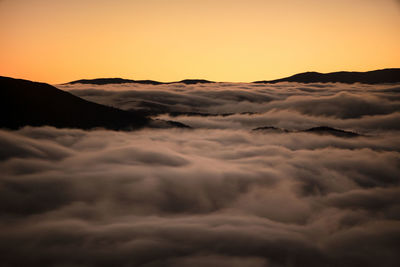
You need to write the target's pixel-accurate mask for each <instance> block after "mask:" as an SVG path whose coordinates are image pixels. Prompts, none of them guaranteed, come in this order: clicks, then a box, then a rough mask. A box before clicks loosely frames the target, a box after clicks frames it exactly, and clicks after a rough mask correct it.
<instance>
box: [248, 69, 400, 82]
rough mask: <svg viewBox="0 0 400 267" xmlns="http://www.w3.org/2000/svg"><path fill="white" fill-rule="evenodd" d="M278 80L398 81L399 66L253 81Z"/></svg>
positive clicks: (305, 74)
mask: <svg viewBox="0 0 400 267" xmlns="http://www.w3.org/2000/svg"><path fill="white" fill-rule="evenodd" d="M279 82H298V83H336V82H338V83H349V84H351V83H366V84H379V83H400V68H398V69H383V70H374V71H368V72H348V71H340V72H331V73H326V74H324V73H319V72H304V73H299V74H296V75H293V76H290V77H287V78H283V79H278V80H271V81H256V82H254V83H279Z"/></svg>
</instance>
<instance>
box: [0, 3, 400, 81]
mask: <svg viewBox="0 0 400 267" xmlns="http://www.w3.org/2000/svg"><path fill="white" fill-rule="evenodd" d="M0 36H1V42H0V75H2V76H11V77H16V78H25V79H30V80H36V81H44V82H49V83H62V82H68V81H71V80H75V79H80V78H98V77H124V78H132V79H153V80H159V81H174V80H180V79H184V78H205V79H210V80H216V81H244V82H246V81H254V80H261V79H274V78H281V77H283V76H287V75H291V74H294V73H298V72H303V71H309V70H315V71H320V72H331V71H337V70H359V71H366V70H373V69H379V68H387V67H400V4H399V1H397V0H0Z"/></svg>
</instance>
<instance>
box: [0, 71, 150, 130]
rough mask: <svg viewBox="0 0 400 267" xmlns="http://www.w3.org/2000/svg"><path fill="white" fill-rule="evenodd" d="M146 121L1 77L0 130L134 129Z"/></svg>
mask: <svg viewBox="0 0 400 267" xmlns="http://www.w3.org/2000/svg"><path fill="white" fill-rule="evenodd" d="M148 122H149V119H147V118H146V117H145V116H143V115H142V114H140V113H137V112H129V111H123V110H119V109H116V108H112V107H107V106H104V105H100V104H96V103H93V102H89V101H86V100H84V99H81V98H79V97H77V96H74V95H72V94H70V93H68V92H65V91H62V90H59V89H57V88H55V87H53V86H51V85H49V84H45V83H37V82H31V81H27V80H20V79H13V78H8V77H0V127H2V128H10V129H17V128H20V127H22V126H26V125H30V126H42V125H50V126H55V127H67V128H81V129H90V128H94V127H103V128H107V129H114V130H120V129H135V128H139V127H142V126H144V125H146V124H147V123H148Z"/></svg>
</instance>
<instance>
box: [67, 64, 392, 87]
mask: <svg viewBox="0 0 400 267" xmlns="http://www.w3.org/2000/svg"><path fill="white" fill-rule="evenodd" d="M280 82H297V83H348V84H352V83H365V84H381V83H400V68H389V69H382V70H373V71H366V72H358V71H339V72H330V73H319V72H303V73H298V74H295V75H292V76H290V77H286V78H282V79H276V80H262V81H255V82H253V83H270V84H273V83H280ZM79 83H80V84H96V85H106V84H123V83H137V84H149V85H162V84H178V83H183V84H188V85H190V84H198V83H201V84H206V83H216V82H214V81H209V80H204V79H185V80H181V81H176V82H159V81H154V80H132V79H123V78H97V79H81V80H76V81H72V82H68V83H66V84H79Z"/></svg>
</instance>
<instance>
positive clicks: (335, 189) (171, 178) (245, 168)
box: [0, 83, 400, 267]
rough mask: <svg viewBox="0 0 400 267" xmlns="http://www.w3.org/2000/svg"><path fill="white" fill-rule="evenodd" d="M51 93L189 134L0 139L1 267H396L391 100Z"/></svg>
mask: <svg viewBox="0 0 400 267" xmlns="http://www.w3.org/2000/svg"><path fill="white" fill-rule="evenodd" d="M58 87H59V88H61V89H63V90H68V91H71V92H72V93H74V94H75V95H77V96H80V97H82V98H85V99H88V100H91V101H94V102H98V103H102V104H107V105H110V106H115V107H119V108H123V109H127V110H128V109H138V108H140V109H143V110H147V111H149V112H150V111H152V112H153V116H154V117H156V118H161V119H169V120H175V121H179V122H182V123H185V124H187V125H189V126H191V127H192V128H193V129H142V130H139V131H133V132H115V131H107V130H101V129H98V130H91V131H83V130H76V129H56V128H52V127H36V128H33V127H25V128H23V129H21V130H18V131H6V130H0V145H1V148H2V149H1V150H0V169H1V180H0V182H1V183H0V212H1V214H0V216H1V217H0V218H1V221H0V229H1V230H0V252H1V254H2V256H1V258H2V259H1V264H3V265H1V264H0V265H1V266H63V267H64V266H149V267H150V266H178V267H180V266H191V267H192V266H194V267H196V266H210V267H211V266H218V267H224V266H227V267H228V266H229V267H235V266H240V267H242V266H243V267H253V266H254V267H260V266H274V267H275V266H276V267H278V266H393V267H394V266H399V264H400V254H399V253H398V250H399V247H400V242H399V240H400V187H399V180H400V138H399V133H400V132H399V130H400V94H399V93H400V85H379V86H373V85H360V84H355V85H344V84H309V85H300V84H290V83H286V84H276V85H260V84H229V83H216V84H202V85H200V84H199V85H183V84H174V85H157V86H152V85H134V84H133V85H132V84H124V85H112V86H107V85H103V86H92V85H62V86H58ZM264 126H273V127H277V128H282V129H287V130H290V132H287V133H286V132H284V131H275V130H271V131H269V130H268V131H262V130H261V131H252V129H254V128H257V127H264ZM317 126H329V127H334V128H337V129H341V130H345V131H351V132H354V133H358V134H360V136H356V137H338V136H334V135H331V134H329V132H328V133H324V134H318V133H308V132H301V130H305V129H308V128H311V127H317ZM19 255H24V257H20V256H19Z"/></svg>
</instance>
